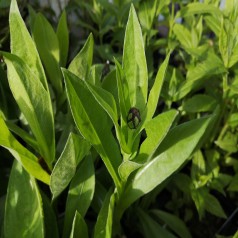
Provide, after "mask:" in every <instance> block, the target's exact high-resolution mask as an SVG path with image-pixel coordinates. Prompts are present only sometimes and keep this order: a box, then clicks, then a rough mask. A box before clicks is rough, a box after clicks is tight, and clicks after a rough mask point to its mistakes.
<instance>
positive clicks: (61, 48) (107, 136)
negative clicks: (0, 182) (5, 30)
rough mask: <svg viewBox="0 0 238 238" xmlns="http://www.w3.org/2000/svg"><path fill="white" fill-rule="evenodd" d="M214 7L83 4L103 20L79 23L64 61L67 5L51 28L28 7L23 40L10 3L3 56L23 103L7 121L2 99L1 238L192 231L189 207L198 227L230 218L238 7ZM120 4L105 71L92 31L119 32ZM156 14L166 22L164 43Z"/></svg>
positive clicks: (93, 16) (13, 3)
mask: <svg viewBox="0 0 238 238" xmlns="http://www.w3.org/2000/svg"><path fill="white" fill-rule="evenodd" d="M217 2H218V1H217ZM217 2H216V1H214V2H213V3H211V2H210V1H206V2H205V3H198V2H196V3H189V4H187V5H185V6H184V5H183V4H182V3H180V4H177V5H176V4H175V5H173V4H172V5H171V6H170V5H169V2H167V1H164V3H159V1H147V2H146V3H145V2H144V3H143V2H140V1H138V2H135V6H136V7H137V6H140V7H142V8H140V10H139V18H140V21H139V19H138V16H137V14H136V10H135V7H134V5H133V4H129V2H127V1H125V4H124V3H123V2H121V1H115V3H113V4H112V3H109V2H107V1H99V2H97V1H93V2H92V3H81V4H79V5H80V6H81V7H84V9H86V12H87V13H88V14H89V16H90V18H91V19H92V20H93V21H94V23H98V24H99V28H98V29H94V28H93V26H90V25H87V26H85V25H83V26H84V27H87V28H88V29H90V31H91V30H92V32H93V34H89V36H88V39H87V40H86V41H85V43H84V46H83V47H82V49H81V50H80V52H79V53H78V54H77V55H76V56H75V57H74V58H73V59H72V61H71V62H69V60H68V52H69V35H68V26H67V18H66V12H65V11H64V12H63V13H62V15H61V17H60V19H59V23H58V26H57V29H56V30H54V28H53V26H52V25H51V24H50V23H49V21H48V20H47V19H46V18H45V17H44V16H43V15H42V14H40V13H36V12H34V10H33V9H31V10H30V29H31V34H30V33H29V32H28V30H27V27H26V25H25V23H24V21H23V19H22V17H21V15H20V12H19V9H18V5H17V2H16V0H12V1H11V7H10V13H9V19H10V21H9V22H10V41H11V53H8V52H3V51H2V52H1V55H2V57H3V60H4V64H3V63H2V66H3V67H5V66H6V67H7V80H8V83H9V87H10V90H11V93H12V95H13V97H14V99H15V102H16V103H17V105H18V107H19V111H18V112H17V110H16V113H15V115H14V116H15V118H14V120H11V118H10V117H9V115H8V113H7V110H3V109H4V107H3V106H2V104H0V105H1V112H2V113H1V114H0V134H1V137H0V145H1V146H2V147H4V148H5V149H7V150H8V151H9V152H10V153H11V155H12V157H14V158H15V160H14V163H13V166H12V168H11V173H10V178H9V182H8V191H7V195H6V197H2V198H1V200H0V210H1V211H3V210H4V216H1V220H0V221H1V223H0V225H1V226H2V227H3V228H2V233H3V236H4V237H15V236H21V237H30V236H34V237H35V236H36V237H78V236H83V237H116V236H122V235H127V236H128V237H129V236H130V237H131V236H140V235H142V236H143V237H157V236H163V237H192V236H193V235H194V234H195V235H197V234H196V233H195V232H194V231H193V232H192V234H191V233H190V231H189V229H188V228H187V224H188V223H189V222H193V220H194V218H193V219H192V216H193V215H194V216H196V212H195V209H196V210H197V212H198V215H199V219H200V221H202V220H203V219H204V217H205V216H206V215H207V213H210V214H213V216H214V217H219V218H220V219H226V218H227V214H226V211H225V210H224V208H223V207H222V203H221V202H220V199H219V198H220V197H219V196H216V195H217V193H219V194H222V195H226V194H227V193H230V194H232V193H233V194H235V192H237V182H236V179H237V163H236V159H235V155H236V152H237V145H236V144H237V143H236V142H237V135H236V134H237V133H236V128H237V112H236V103H237V96H236V76H232V75H236V70H235V67H234V66H235V65H236V63H237V59H236V58H237V57H236V53H235V52H236V48H237V47H236V45H237V44H236V34H235V32H236V31H234V34H232V30H231V29H232V27H235V26H236V20H237V16H236V15H237V11H236V5H235V1H233V3H232V4H231V3H230V4H227V5H226V10H225V11H221V10H220V9H219V8H218V6H217ZM91 5H92V6H93V9H90V6H91ZM175 6H180V9H178V11H177V12H176V11H175ZM170 7H171V8H170ZM105 9H109V10H110V11H109V12H108V13H107V14H106V15H104V14H103V13H104V12H105ZM117 9H124V10H123V12H124V11H125V12H127V10H128V11H129V17H128V21H127V23H126V29H125V36H124V44H123V55H122V57H121V56H119V57H118V54H115V55H114V58H113V56H112V55H111V56H110V60H111V61H114V65H106V66H105V67H104V69H102V67H101V66H99V65H95V64H93V62H94V61H93V53H94V49H93V48H94V37H95V38H97V37H99V39H100V44H101V46H102V47H104V46H105V45H103V39H104V37H105V35H107V34H109V33H108V32H109V29H111V27H112V23H110V22H114V21H115V19H117V20H118V21H117V22H118V24H119V25H118V27H119V28H121V29H123V24H124V23H123V22H124V20H123V17H124V16H123V15H120V14H119V12H117ZM112 12H113V13H115V12H117V14H116V15H113V14H111V13H112ZM161 12H163V13H164V15H165V16H166V17H167V19H168V24H169V27H170V28H169V32H168V35H167V37H166V38H165V39H164V40H165V41H164V40H163V41H161V40H162V39H160V40H159V42H158V40H157V39H156V32H157V31H156V30H155V29H154V25H156V26H157V24H160V23H157V20H156V19H157V17H158V16H159V14H161ZM178 18H182V19H183V24H180V23H178V21H177V19H178ZM107 20H109V23H108V24H107ZM119 20H120V21H119ZM140 22H141V25H140ZM81 25H82V24H81ZM141 26H142V28H141ZM166 27H167V26H166ZM121 29H120V30H121ZM210 29H211V30H212V31H213V32H214V34H215V35H217V37H218V38H217V39H216V38H214V39H212V43H211V42H210V41H208V40H207V38H205V37H204V32H209V31H210ZM104 34H105V35H104ZM230 35H231V38H230ZM115 37H116V34H115ZM115 42H116V43H115ZM118 42H120V41H117V40H116V39H115V41H112V44H111V46H112V45H113V44H114V43H115V44H120V43H118ZM161 42H162V43H161ZM161 44H164V45H165V49H164V50H163V51H162V53H163V55H164V57H163V58H164V59H163V61H162V63H161V64H160V67H159V69H158V71H157V72H156V73H154V69H153V68H154V66H153V65H154V64H155V62H156V61H155V60H154V58H153V59H151V57H152V55H153V54H154V53H155V52H156V51H157V50H158V45H161ZM105 47H107V46H105ZM120 47H121V49H122V44H121V46H120ZM96 48H97V47H96ZM218 50H219V51H218ZM96 51H97V49H96ZM218 52H219V53H218ZM232 52H234V53H232ZM178 59H179V60H178ZM176 60H178V61H176ZM147 62H148V63H147ZM169 62H172V63H170V64H169ZM177 62H178V63H177ZM175 63H177V64H178V65H175ZM148 68H149V69H148ZM4 69H5V68H1V71H0V72H1V75H2V76H1V77H6V76H5V72H4ZM1 88H2V86H1ZM1 88H0V89H1ZM1 92H2V94H3V96H2V98H4V101H5V102H7V101H8V98H10V96H9V95H7V94H5V93H4V91H3V90H1ZM3 105H4V104H3ZM161 105H163V106H162V107H161ZM7 108H8V106H7V103H5V109H7ZM214 142H215V143H214ZM222 166H223V167H222ZM224 168H228V169H230V168H232V170H233V171H234V176H232V175H229V174H228V173H227V171H226V170H225V169H224ZM214 191H215V192H214ZM168 194H171V197H170V199H167V198H168V197H169V196H170V195H168ZM164 196H166V199H165V200H166V201H167V202H165V203H164V204H163V203H161V201H163V199H164ZM182 208H183V209H184V212H183V215H181V210H182ZM229 219H231V218H230V217H229V218H227V221H229ZM212 232H213V231H212ZM216 232H217V231H215V232H214V233H213V235H214V234H215V233H216ZM218 233H220V231H218V232H217V234H218ZM197 236H198V235H197ZM198 237H199V236H198Z"/></svg>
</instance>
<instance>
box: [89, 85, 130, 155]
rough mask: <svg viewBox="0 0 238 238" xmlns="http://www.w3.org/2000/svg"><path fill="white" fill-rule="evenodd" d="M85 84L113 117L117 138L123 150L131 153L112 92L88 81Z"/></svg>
mask: <svg viewBox="0 0 238 238" xmlns="http://www.w3.org/2000/svg"><path fill="white" fill-rule="evenodd" d="M85 84H86V85H87V87H88V88H89V90H90V92H91V93H92V95H93V96H94V97H95V99H96V100H97V102H98V103H99V104H100V105H101V106H102V108H103V109H104V110H105V111H106V112H107V114H108V116H109V117H110V118H111V119H112V121H113V124H114V126H115V129H116V135H117V139H118V140H119V142H120V145H121V148H122V150H123V151H124V152H126V153H128V154H130V149H129V148H128V147H127V145H126V141H125V137H124V135H123V134H122V130H121V128H120V126H119V125H118V114H117V105H116V102H115V99H114V98H113V96H112V94H111V93H110V92H107V91H106V90H104V89H103V88H100V87H97V86H94V85H92V84H90V83H88V82H86V81H85Z"/></svg>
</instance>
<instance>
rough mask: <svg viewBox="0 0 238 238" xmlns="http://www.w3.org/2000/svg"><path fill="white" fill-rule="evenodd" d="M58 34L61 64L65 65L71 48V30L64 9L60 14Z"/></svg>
mask: <svg viewBox="0 0 238 238" xmlns="http://www.w3.org/2000/svg"><path fill="white" fill-rule="evenodd" d="M56 34H57V37H58V41H59V50H60V66H62V67H65V66H66V63H67V59H68V50H69V30H68V26H67V17H66V12H65V11H63V12H62V14H61V16H60V19H59V23H58V27H57V32H56Z"/></svg>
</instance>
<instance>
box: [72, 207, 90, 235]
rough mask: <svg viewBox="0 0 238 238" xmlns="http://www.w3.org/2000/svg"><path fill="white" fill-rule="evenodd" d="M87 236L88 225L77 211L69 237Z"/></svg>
mask: <svg viewBox="0 0 238 238" xmlns="http://www.w3.org/2000/svg"><path fill="white" fill-rule="evenodd" d="M78 237H85V238H88V227H87V224H86V222H85V221H84V219H83V217H82V216H81V215H80V213H79V212H77V211H76V212H75V215H74V220H73V225H72V230H71V233H70V238H78Z"/></svg>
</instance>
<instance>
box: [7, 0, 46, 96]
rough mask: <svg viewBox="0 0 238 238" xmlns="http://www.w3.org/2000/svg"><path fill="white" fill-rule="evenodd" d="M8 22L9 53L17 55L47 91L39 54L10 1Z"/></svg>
mask: <svg viewBox="0 0 238 238" xmlns="http://www.w3.org/2000/svg"><path fill="white" fill-rule="evenodd" d="M9 22H10V23H9V25H10V38H11V53H13V54H15V55H17V56H18V57H19V58H21V59H22V60H23V61H24V62H25V63H26V64H27V65H28V66H29V68H30V69H31V71H32V73H33V74H34V75H35V77H34V78H36V79H37V80H40V81H41V83H42V84H43V86H44V88H45V89H46V90H47V91H48V84H47V80H46V77H45V73H44V69H43V66H42V64H41V61H40V57H39V54H38V52H37V49H36V46H35V44H34V42H33V40H32V38H31V36H30V34H29V32H28V30H27V28H26V25H25V23H24V21H23V19H22V17H21V15H20V12H19V9H18V6H17V1H16V0H12V1H11V7H10V15H9Z"/></svg>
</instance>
